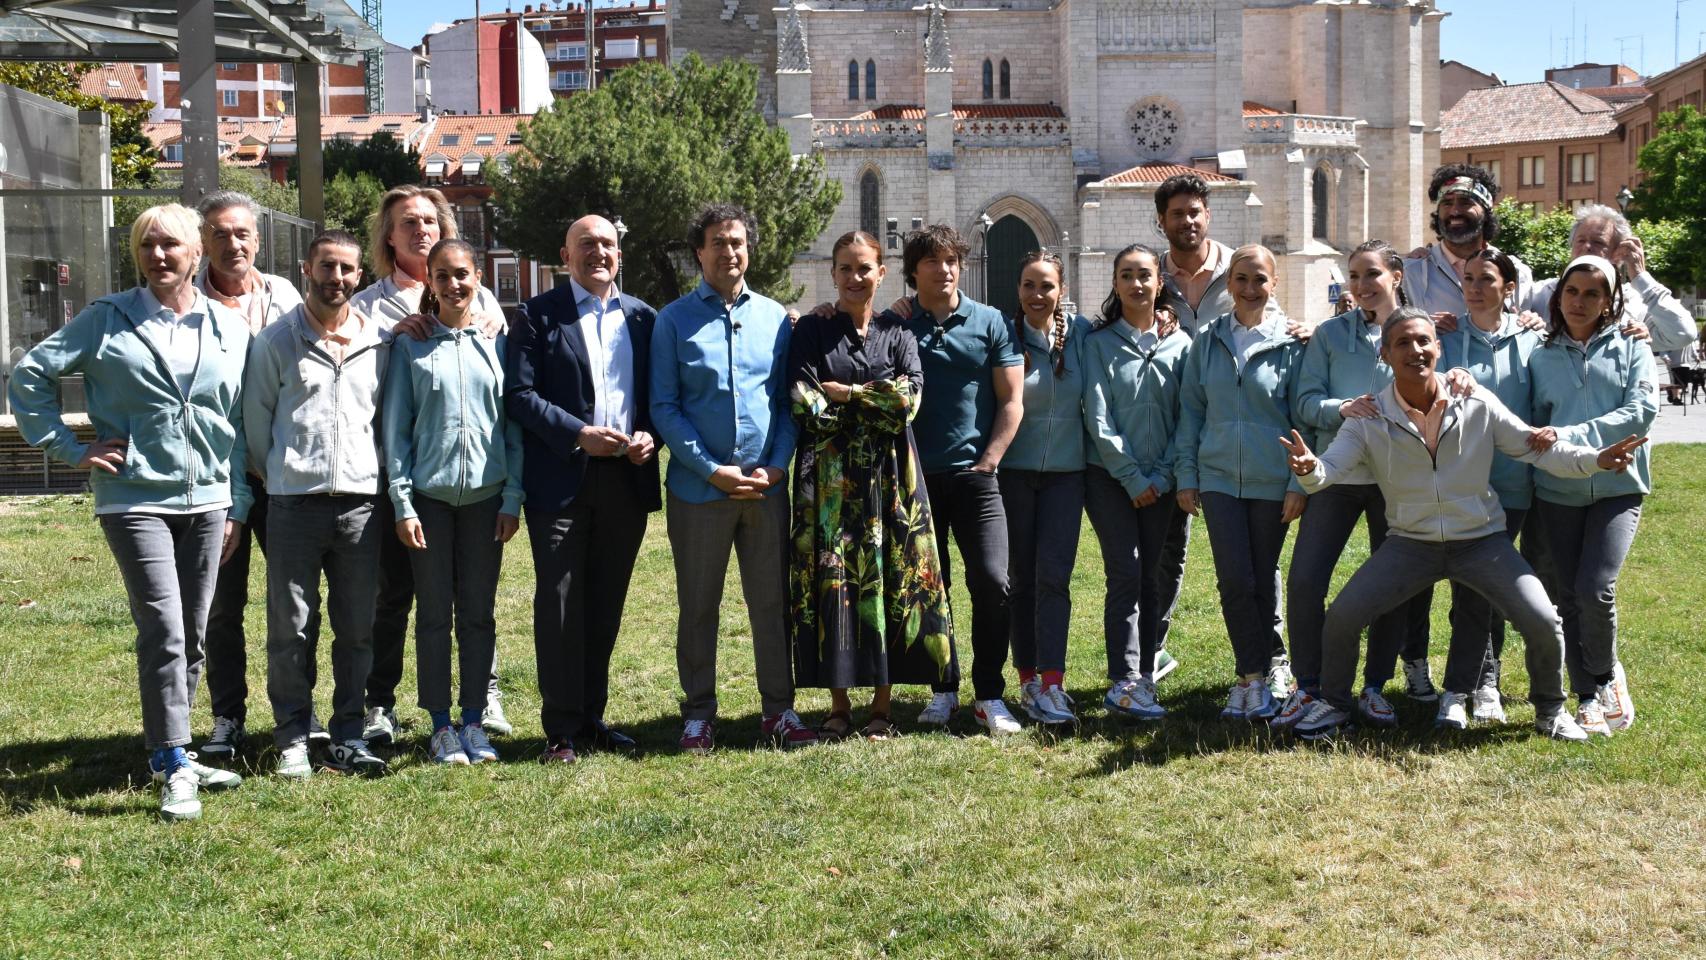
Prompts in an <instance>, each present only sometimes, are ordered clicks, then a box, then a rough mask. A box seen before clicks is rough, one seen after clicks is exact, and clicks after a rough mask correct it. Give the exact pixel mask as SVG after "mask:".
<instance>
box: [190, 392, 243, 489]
mask: <svg viewBox="0 0 1706 960" xmlns="http://www.w3.org/2000/svg"><path fill="white" fill-rule="evenodd" d="M191 415H192V416H193V417H194V418H195V433H196V435H195V437H194V439H195V441H196V443H195V447H194V450H193V451H192V453H193V455H194V456H195V458H196V476H198V477H212V478H213V479H214V480H217V481H220V482H224V481H226V480H229V479H231V451H232V449H233V448H235V447H236V445H237V430H236V428H234V427H232V426H231V421H230V420H228V419H226V418H225V417H221V416H219V415H218V414H216V413H214V412H213V411H211V410H206V409H204V408H202V407H194V408H192V414H191Z"/></svg>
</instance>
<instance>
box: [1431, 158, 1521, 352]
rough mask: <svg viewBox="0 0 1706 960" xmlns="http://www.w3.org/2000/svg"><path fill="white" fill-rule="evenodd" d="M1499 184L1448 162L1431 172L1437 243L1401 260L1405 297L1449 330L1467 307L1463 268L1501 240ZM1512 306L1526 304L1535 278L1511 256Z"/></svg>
mask: <svg viewBox="0 0 1706 960" xmlns="http://www.w3.org/2000/svg"><path fill="white" fill-rule="evenodd" d="M1498 198H1499V185H1498V182H1497V181H1495V180H1494V179H1493V175H1492V174H1490V173H1488V172H1487V171H1486V170H1484V169H1482V168H1481V167H1476V166H1470V165H1469V164H1465V163H1448V164H1446V165H1445V166H1442V167H1440V168H1439V169H1438V170H1435V171H1434V175H1433V180H1432V181H1431V182H1430V183H1429V184H1428V200H1429V201H1431V202H1432V203H1433V204H1434V215H1433V229H1434V234H1435V236H1437V237H1438V238H1439V241H1438V242H1437V243H1431V244H1429V245H1427V246H1426V247H1423V248H1421V249H1419V250H1416V251H1413V252H1412V253H1411V255H1410V257H1409V258H1406V259H1405V261H1404V292H1405V294H1407V295H1408V296H1409V299H1410V305H1411V306H1413V307H1416V308H1417V309H1419V310H1422V311H1424V312H1426V313H1428V314H1429V315H1431V316H1432V317H1433V318H1434V320H1435V321H1436V322H1437V321H1442V320H1447V318H1449V321H1448V324H1449V325H1448V326H1446V327H1442V329H1450V328H1451V326H1450V325H1455V323H1456V320H1457V318H1458V317H1460V316H1462V315H1463V314H1465V313H1467V312H1468V310H1469V308H1468V306H1467V305H1466V304H1465V303H1464V302H1463V269H1464V266H1465V264H1467V263H1468V261H1469V258H1470V257H1472V256H1474V255H1475V254H1477V253H1480V252H1481V251H1482V250H1484V249H1486V248H1487V247H1488V246H1490V245H1492V243H1493V240H1494V238H1495V237H1497V236H1498V235H1499V218H1498V215H1497V214H1495V213H1494V212H1493V204H1494V203H1496V202H1497V201H1498ZM1511 259H1512V260H1513V261H1515V263H1516V270H1517V289H1516V302H1517V303H1519V304H1520V303H1523V302H1525V301H1526V300H1527V298H1528V294H1529V290H1530V289H1531V288H1533V286H1534V275H1533V273H1532V272H1530V271H1529V269H1528V266H1527V265H1526V264H1524V263H1523V262H1522V261H1521V260H1517V259H1516V258H1515V257H1512V258H1511Z"/></svg>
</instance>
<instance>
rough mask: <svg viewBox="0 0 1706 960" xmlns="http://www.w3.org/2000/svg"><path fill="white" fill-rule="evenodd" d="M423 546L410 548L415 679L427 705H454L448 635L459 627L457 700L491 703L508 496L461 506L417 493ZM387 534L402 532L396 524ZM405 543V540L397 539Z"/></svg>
mask: <svg viewBox="0 0 1706 960" xmlns="http://www.w3.org/2000/svg"><path fill="white" fill-rule="evenodd" d="M414 502H415V513H416V514H417V515H418V519H419V520H420V522H421V533H422V534H423V535H424V536H425V537H426V549H425V550H410V551H409V565H410V566H411V567H413V569H414V582H415V685H416V697H417V702H418V703H419V705H420V708H421V709H422V710H449V709H450V634H451V626H452V623H453V622H454V625H455V628H456V665H457V669H458V671H459V672H460V675H461V677H462V690H461V695H460V696H459V697H458V698H457V705H458V706H460V707H461V708H462V709H463V710H464V711H473V712H475V713H479V712H482V711H484V710H485V709H486V687H487V681H488V680H490V678H491V674H492V654H493V651H494V650H496V649H497V643H498V628H497V622H496V619H495V617H494V615H493V608H494V607H495V606H496V603H497V595H498V574H499V573H501V572H502V569H503V561H504V545H503V544H501V543H499V542H498V541H497V539H496V537H495V536H494V534H495V533H496V532H497V524H498V508H500V507H501V506H503V498H502V497H487V498H486V499H484V500H481V501H480V502H478V503H465V504H463V505H462V506H459V507H456V506H451V505H450V504H448V503H445V502H444V501H442V500H434V499H433V498H431V497H429V496H426V495H424V494H416V495H415V500H414ZM381 535H382V536H392V537H394V536H396V535H397V534H396V532H395V530H386V531H382V533H381ZM399 542H401V541H399Z"/></svg>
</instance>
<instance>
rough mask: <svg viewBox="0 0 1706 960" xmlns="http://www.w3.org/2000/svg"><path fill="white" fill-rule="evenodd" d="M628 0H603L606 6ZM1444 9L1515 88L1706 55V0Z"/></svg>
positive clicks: (498, 6) (390, 21)
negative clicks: (1555, 72) (1556, 74)
mask: <svg viewBox="0 0 1706 960" xmlns="http://www.w3.org/2000/svg"><path fill="white" fill-rule="evenodd" d="M527 2H529V0H513V2H509V0H484V2H483V3H482V4H481V10H482V11H483V12H486V13H496V12H498V11H501V10H504V9H506V8H511V7H513V8H514V9H520V8H521V7H522V6H524V5H525V3H527ZM531 2H532V3H533V4H534V6H539V5H540V3H539V0H531ZM626 2H627V0H598V5H599V6H615V5H625V4H626ZM674 2H677V3H681V2H687V3H713V2H715V0H674ZM1438 5H1439V7H1440V9H1442V10H1445V11H1447V12H1449V13H1450V14H1451V16H1449V17H1447V18H1446V19H1445V22H1444V23H1443V24H1441V26H1440V56H1442V57H1444V58H1445V59H1447V60H1460V61H1462V62H1464V63H1467V64H1469V65H1470V66H1472V67H1474V68H1476V69H1477V70H1485V71H1487V72H1489V73H1497V74H1498V75H1499V77H1500V78H1501V79H1503V80H1505V81H1506V82H1507V83H1526V82H1530V81H1535V80H1540V79H1542V77H1543V76H1544V75H1545V71H1546V68H1547V67H1555V66H1565V65H1567V64H1571V63H1580V62H1582V61H1586V60H1592V61H1598V62H1600V63H1611V62H1614V61H1618V60H1621V61H1622V62H1624V63H1627V64H1628V65H1629V66H1631V67H1634V68H1635V69H1636V70H1638V71H1641V72H1642V73H1643V74H1646V75H1649V76H1650V75H1652V74H1656V73H1663V72H1664V71H1666V70H1669V69H1670V68H1671V67H1673V66H1675V65H1676V60H1675V59H1674V58H1673V55H1672V51H1673V49H1675V48H1676V47H1678V46H1680V53H1681V56H1682V59H1683V60H1689V59H1692V58H1693V57H1695V56H1696V55H1697V54H1698V53H1700V52H1701V51H1702V50H1706V0H1684V2H1683V4H1682V6H1681V8H1680V9H1681V14H1682V30H1681V33H1680V43H1673V41H1675V40H1677V38H1678V34H1677V32H1676V31H1675V30H1674V29H1673V27H1674V26H1675V24H1676V15H1677V11H1678V7H1677V5H1676V3H1675V0H1438ZM553 6H555V7H561V6H562V4H561V3H560V2H559V3H555V4H553ZM1608 11H1610V12H1609V13H1608ZM1572 14H1573V16H1572ZM473 15H474V0H407V2H402V3H399V2H396V0H391V2H388V3H386V4H385V37H386V39H388V40H390V41H391V42H393V43H398V44H402V45H403V46H405V47H412V46H414V45H415V44H417V43H420V42H421V36H422V35H423V34H425V33H426V32H427V30H428V29H430V28H431V27H432V25H433V24H434V23H435V22H437V23H450V22H451V21H453V20H456V19H458V18H462V17H471V16H473ZM1572 20H1573V22H1574V26H1573V28H1572Z"/></svg>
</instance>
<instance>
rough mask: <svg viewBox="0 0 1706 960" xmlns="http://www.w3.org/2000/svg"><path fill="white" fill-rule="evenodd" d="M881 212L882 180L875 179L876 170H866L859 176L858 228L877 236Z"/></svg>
mask: <svg viewBox="0 0 1706 960" xmlns="http://www.w3.org/2000/svg"><path fill="white" fill-rule="evenodd" d="M882 212H883V211H882V182H881V181H880V180H878V179H877V171H875V170H866V171H865V174H864V176H862V177H860V178H859V229H861V230H863V231H865V232H866V233H868V234H870V235H871V236H873V237H874V236H877V229H878V227H879V225H881V223H882Z"/></svg>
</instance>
